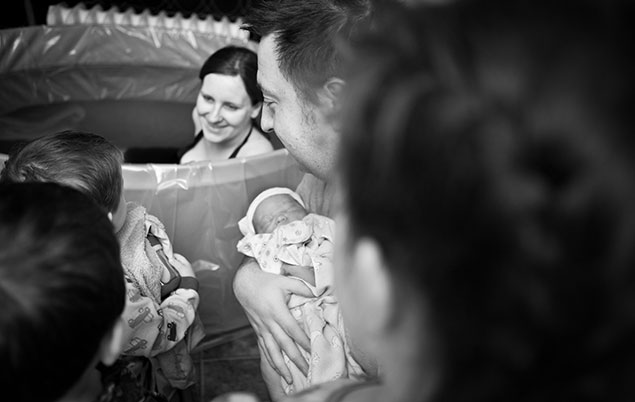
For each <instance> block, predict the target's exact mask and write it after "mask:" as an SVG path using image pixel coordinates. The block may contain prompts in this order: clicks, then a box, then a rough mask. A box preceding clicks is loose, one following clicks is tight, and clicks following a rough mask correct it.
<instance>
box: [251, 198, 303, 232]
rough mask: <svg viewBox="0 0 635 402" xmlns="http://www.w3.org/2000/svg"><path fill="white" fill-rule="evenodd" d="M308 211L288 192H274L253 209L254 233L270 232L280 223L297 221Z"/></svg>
mask: <svg viewBox="0 0 635 402" xmlns="http://www.w3.org/2000/svg"><path fill="white" fill-rule="evenodd" d="M307 214H308V212H307V211H306V209H304V207H303V206H302V205H300V203H299V202H298V201H297V200H296V199H294V198H293V197H291V196H290V195H289V194H275V195H272V196H269V197H267V198H265V199H264V200H262V201H261V202H260V204H259V205H258V207H257V208H256V210H255V211H254V219H253V224H254V229H255V230H256V233H271V232H273V230H274V229H275V228H277V227H278V226H280V225H285V224H287V223H289V222H293V221H297V220H300V219H302V218H304V217H305V216H307Z"/></svg>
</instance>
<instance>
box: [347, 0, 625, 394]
mask: <svg viewBox="0 0 635 402" xmlns="http://www.w3.org/2000/svg"><path fill="white" fill-rule="evenodd" d="M435 3H437V2H435ZM443 3H444V4H443V5H440V4H434V5H425V6H422V8H420V9H412V8H410V9H407V10H405V11H404V12H400V13H397V15H396V16H395V19H392V20H391V21H389V22H388V25H386V26H384V29H386V30H385V31H379V32H380V33H378V34H376V35H375V36H374V37H369V38H367V40H366V41H365V42H363V43H362V44H361V45H360V46H359V56H360V57H359V58H358V59H357V63H358V64H356V67H357V68H355V69H353V70H352V71H353V72H355V73H356V76H351V77H352V78H353V79H352V80H350V81H349V82H348V84H349V87H350V88H355V89H356V91H357V92H356V93H355V95H356V96H354V97H353V99H352V100H351V101H350V102H349V104H350V107H351V111H349V112H348V113H346V114H345V115H346V116H347V117H348V119H349V121H347V123H346V124H345V125H344V128H343V133H344V135H343V136H342V138H343V141H342V148H341V154H340V158H341V167H342V170H341V172H342V176H341V178H342V188H343V189H344V193H345V206H346V210H347V213H348V218H349V224H350V226H349V227H350V234H351V236H352V238H353V239H360V238H373V239H375V240H376V241H377V243H378V244H379V245H380V246H381V249H382V254H383V257H384V259H385V260H386V267H388V269H389V271H390V274H391V276H392V277H393V278H396V279H397V283H398V286H399V292H398V294H397V297H399V298H400V299H399V300H400V301H403V300H406V295H408V296H415V295H418V296H421V297H423V298H425V308H423V307H422V308H421V311H425V313H424V315H425V320H426V323H427V324H428V325H429V328H432V331H434V334H433V335H436V336H433V337H434V338H435V339H436V340H437V341H438V344H435V346H434V350H435V353H437V354H438V356H440V361H439V367H440V373H439V374H440V375H439V377H435V378H440V379H439V381H438V389H437V392H436V395H435V396H434V397H433V398H431V400H435V401H466V400H470V401H473V402H476V401H489V402H491V401H502V400H505V401H509V400H522V401H525V402H528V401H544V400H567V401H573V400H576V401H582V400H585V401H591V400H596V401H598V400H611V401H615V400H632V399H633V389H635V388H634V387H633V385H632V384H633V373H634V372H635V346H634V344H633V339H635V318H634V315H633V310H632V309H633V306H635V287H634V285H635V270H634V269H633V268H634V267H635V247H633V245H634V244H635V225H634V223H633V222H634V218H635V203H634V202H633V200H634V199H635V167H634V166H635V165H634V164H633V161H635V158H634V157H635V147H634V146H633V145H634V142H633V135H632V131H633V127H634V125H633V116H634V114H633V110H632V109H633V104H634V103H633V99H632V98H633V94H634V93H635V91H634V89H635V87H634V83H635V81H634V78H633V68H634V67H635V64H634V61H635V57H634V56H635V54H634V52H635V47H634V46H633V44H632V40H631V39H628V38H632V37H633V33H634V32H633V31H634V27H635V24H633V17H635V4H634V3H633V2H632V1H621V0H615V1H582V0H581V1H577V2H575V3H573V2H566V1H556V0H523V1H510V0H472V1H464V2H443ZM377 15H382V16H387V15H388V13H387V12H384V11H383V10H382V12H381V13H380V12H377ZM395 21H397V22H395ZM385 32H390V35H386V34H385ZM395 194H399V197H395ZM413 299H415V298H414V297H413ZM422 304H424V303H422ZM421 339H425V342H428V340H429V339H430V337H427V336H426V337H421ZM422 375H430V373H429V372H426V373H425V374H422ZM412 400H415V399H412Z"/></svg>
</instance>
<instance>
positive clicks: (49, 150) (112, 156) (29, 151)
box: [0, 131, 123, 212]
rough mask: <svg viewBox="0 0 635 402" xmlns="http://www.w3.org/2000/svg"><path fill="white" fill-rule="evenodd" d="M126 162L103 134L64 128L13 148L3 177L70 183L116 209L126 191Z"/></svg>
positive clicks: (10, 179) (107, 206) (109, 208)
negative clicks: (124, 163) (124, 167)
mask: <svg viewBox="0 0 635 402" xmlns="http://www.w3.org/2000/svg"><path fill="white" fill-rule="evenodd" d="M122 163H123V153H122V152H121V151H120V150H119V149H118V148H117V147H115V146H114V145H113V144H111V143H110V142H108V141H107V140H106V139H104V138H103V137H101V136H98V135H95V134H91V133H85V132H80V131H64V132H61V133H58V134H54V135H50V136H44V137H41V138H38V139H35V140H33V141H31V142H28V143H26V144H25V145H24V146H23V147H21V148H19V149H18V150H16V151H15V152H13V153H12V154H11V155H10V156H9V159H8V160H7V161H6V162H5V166H4V169H3V170H2V173H1V174H0V180H2V181H14V182H55V183H62V184H66V185H68V186H70V187H73V188H76V189H78V190H80V191H82V192H83V193H85V194H86V195H88V196H89V197H91V198H92V199H93V201H95V202H96V203H97V204H98V205H100V206H101V207H102V208H104V209H105V210H106V212H112V211H114V210H116V209H117V206H118V205H119V200H120V199H121V192H122V191H123V176H122V174H121V164H122Z"/></svg>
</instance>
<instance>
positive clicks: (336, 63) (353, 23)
mask: <svg viewBox="0 0 635 402" xmlns="http://www.w3.org/2000/svg"><path fill="white" fill-rule="evenodd" d="M370 10H371V8H370V2H369V1H368V0H302V1H297V0H276V1H264V2H260V3H259V4H258V5H257V6H254V7H253V8H252V9H250V10H249V12H248V15H247V16H246V17H245V22H246V29H248V30H249V31H250V32H251V33H252V34H253V35H255V36H256V37H259V38H262V37H264V36H267V35H271V34H273V35H274V39H275V43H276V50H277V56H278V65H279V67H280V70H281V71H282V74H283V75H284V77H285V78H287V79H288V80H289V81H290V82H291V83H292V84H293V85H294V87H295V89H296V91H297V93H298V94H299V95H300V96H301V98H303V99H304V100H307V101H310V102H312V103H315V101H316V98H315V93H314V90H315V88H318V87H320V86H321V85H322V84H323V83H324V82H325V81H326V80H327V79H328V78H330V77H340V76H341V68H342V59H343V57H342V55H341V49H340V46H338V41H339V40H342V39H343V40H346V39H348V38H349V37H350V36H351V35H353V33H354V31H355V30H356V29H357V28H358V27H359V26H361V25H362V24H363V22H364V21H366V20H367V17H369V15H370Z"/></svg>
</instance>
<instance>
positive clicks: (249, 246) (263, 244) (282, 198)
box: [238, 187, 335, 287]
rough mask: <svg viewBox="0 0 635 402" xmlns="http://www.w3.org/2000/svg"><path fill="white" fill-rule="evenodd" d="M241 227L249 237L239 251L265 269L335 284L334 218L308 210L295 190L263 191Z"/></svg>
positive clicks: (318, 283) (320, 283) (319, 283)
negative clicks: (332, 263) (333, 268)
mask: <svg viewBox="0 0 635 402" xmlns="http://www.w3.org/2000/svg"><path fill="white" fill-rule="evenodd" d="M239 226H240V228H241V231H242V233H243V234H244V235H245V237H244V238H243V239H242V240H241V241H240V242H239V243H238V251H240V252H242V253H243V254H245V255H248V256H251V257H254V258H255V259H256V260H257V261H258V263H259V264H260V267H261V268H262V269H263V270H264V271H266V272H270V273H274V274H281V275H287V276H294V277H297V278H299V279H302V280H303V281H305V282H306V283H308V284H310V285H311V286H317V287H324V286H328V285H331V284H332V279H333V277H332V269H331V267H330V264H331V258H332V253H333V233H334V229H335V228H334V223H333V220H332V219H330V218H327V217H325V216H320V215H316V214H310V213H308V212H307V210H306V209H305V208H304V203H303V202H302V199H301V198H300V197H299V196H298V195H297V194H296V193H295V192H293V191H291V190H289V189H287V188H281V187H275V188H272V189H269V190H266V191H264V192H262V193H261V194H260V195H258V197H256V199H254V201H253V202H252V203H251V205H250V207H249V209H248V210H247V215H246V216H245V218H243V219H242V220H241V222H240V223H239ZM324 267H327V269H324ZM316 271H317V272H316ZM316 277H317V278H316Z"/></svg>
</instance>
